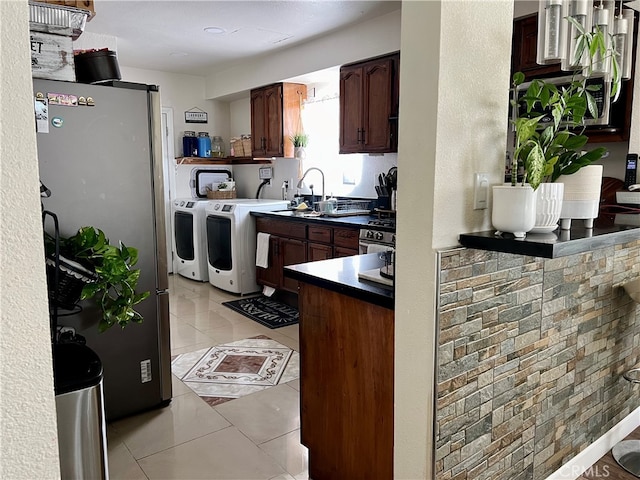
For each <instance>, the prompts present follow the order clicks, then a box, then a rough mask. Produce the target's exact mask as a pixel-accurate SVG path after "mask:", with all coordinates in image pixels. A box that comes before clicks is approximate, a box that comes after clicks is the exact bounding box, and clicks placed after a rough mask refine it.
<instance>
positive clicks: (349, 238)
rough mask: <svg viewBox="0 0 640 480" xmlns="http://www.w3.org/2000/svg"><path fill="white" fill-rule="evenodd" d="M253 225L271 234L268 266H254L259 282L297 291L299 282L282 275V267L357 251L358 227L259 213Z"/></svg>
mask: <svg viewBox="0 0 640 480" xmlns="http://www.w3.org/2000/svg"><path fill="white" fill-rule="evenodd" d="M256 229H257V231H258V232H264V233H268V234H269V235H271V237H270V238H269V259H268V265H269V266H268V267H267V268H261V267H256V280H257V282H258V284H259V285H266V286H268V287H273V288H275V289H276V290H284V291H287V292H291V293H298V282H297V281H296V280H292V279H290V278H287V277H285V276H284V271H283V268H284V267H286V266H287V265H296V264H298V263H305V262H315V261H317V260H327V259H329V258H334V257H347V256H351V255H357V254H358V233H359V230H358V227H357V226H354V227H352V228H344V227H334V226H330V225H316V224H313V223H307V222H301V221H298V220H283V219H274V218H269V217H258V218H257V219H256Z"/></svg>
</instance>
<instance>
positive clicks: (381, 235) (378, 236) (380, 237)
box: [376, 232, 384, 240]
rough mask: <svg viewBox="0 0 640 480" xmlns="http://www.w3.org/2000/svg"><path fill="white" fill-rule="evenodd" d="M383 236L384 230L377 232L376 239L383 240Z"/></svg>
mask: <svg viewBox="0 0 640 480" xmlns="http://www.w3.org/2000/svg"><path fill="white" fill-rule="evenodd" d="M382 237H384V235H383V234H382V232H376V240H382Z"/></svg>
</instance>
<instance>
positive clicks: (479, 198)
mask: <svg viewBox="0 0 640 480" xmlns="http://www.w3.org/2000/svg"><path fill="white" fill-rule="evenodd" d="M488 203H489V174H488V173H476V174H475V179H474V183H473V209H474V210H484V209H485V208H487V204H488Z"/></svg>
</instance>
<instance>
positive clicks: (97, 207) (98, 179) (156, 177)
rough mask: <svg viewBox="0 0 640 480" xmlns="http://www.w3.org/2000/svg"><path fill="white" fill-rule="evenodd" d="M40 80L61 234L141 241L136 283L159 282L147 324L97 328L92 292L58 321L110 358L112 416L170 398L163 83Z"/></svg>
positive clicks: (46, 164)
mask: <svg viewBox="0 0 640 480" xmlns="http://www.w3.org/2000/svg"><path fill="white" fill-rule="evenodd" d="M33 87H34V96H35V98H34V106H35V107H34V108H35V111H36V130H37V131H38V133H37V142H38V160H39V169H40V180H41V182H42V183H43V184H44V185H45V186H46V187H48V188H49V190H50V191H51V196H50V197H49V198H43V199H42V200H43V202H42V203H43V207H44V208H45V209H46V210H48V211H51V212H53V213H54V214H56V215H57V217H58V220H59V224H60V233H61V235H64V236H69V235H72V234H74V233H75V232H76V231H77V230H78V228H79V227H81V226H84V225H91V226H95V227H97V228H100V229H101V230H103V231H104V232H105V234H106V235H107V237H108V238H109V239H110V241H111V243H112V244H115V245H117V244H118V241H122V242H123V243H124V244H125V245H127V246H132V247H135V248H137V249H138V253H139V259H138V263H137V265H136V268H139V269H140V270H141V274H140V280H139V283H138V287H139V288H138V290H139V291H150V292H151V295H150V296H149V298H147V299H146V300H144V301H143V302H142V303H140V304H138V305H137V307H138V308H137V310H138V311H139V312H140V313H141V314H142V316H143V317H144V321H143V322H142V323H141V324H130V325H129V326H127V327H126V328H124V329H121V328H120V327H119V326H118V325H115V326H113V327H112V328H110V329H109V330H107V331H106V332H104V333H98V320H99V315H100V313H99V312H98V311H97V310H96V309H95V308H94V307H92V304H91V302H90V301H85V302H83V307H84V309H83V311H82V312H81V313H79V314H76V315H71V316H61V317H59V318H58V324H59V325H65V326H70V327H73V328H75V330H76V333H78V334H80V335H82V336H84V337H85V338H86V343H87V346H89V347H90V348H91V349H93V350H94V351H95V352H96V353H97V354H98V356H99V357H100V359H101V360H102V363H103V367H104V395H105V410H106V416H107V419H108V420H114V419H116V418H119V417H123V416H127V415H131V414H134V413H137V412H140V411H143V410H147V409H150V408H154V407H157V406H162V405H166V404H167V403H169V401H170V400H171V350H170V344H169V341H170V340H169V295H168V286H169V285H168V274H167V258H166V239H165V233H164V232H165V227H164V201H163V191H162V188H163V181H162V180H163V179H162V151H161V149H162V141H161V129H160V100H159V93H158V89H157V88H156V87H154V86H149V85H141V84H131V83H127V82H112V84H110V85H109V86H107V85H88V84H81V83H71V82H60V81H52V80H34V83H33ZM43 99H47V100H46V101H43ZM47 230H48V231H50V230H51V229H50V225H47ZM60 313H64V312H60Z"/></svg>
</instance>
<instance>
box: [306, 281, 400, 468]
mask: <svg viewBox="0 0 640 480" xmlns="http://www.w3.org/2000/svg"><path fill="white" fill-rule="evenodd" d="M298 298H299V307H300V359H301V366H300V404H301V439H302V443H303V444H304V445H306V446H307V447H308V448H309V476H310V478H313V479H314V480H330V479H343V478H376V479H380V480H384V479H392V478H393V381H394V360H393V358H394V312H393V310H390V309H387V308H383V307H380V306H378V305H374V304H371V303H367V302H363V301H362V300H358V299H356V298H353V297H349V296H346V295H343V294H340V293H337V292H332V291H329V290H326V289H323V288H320V287H316V286H313V285H309V284H307V283H303V282H300V284H299V297H298Z"/></svg>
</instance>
